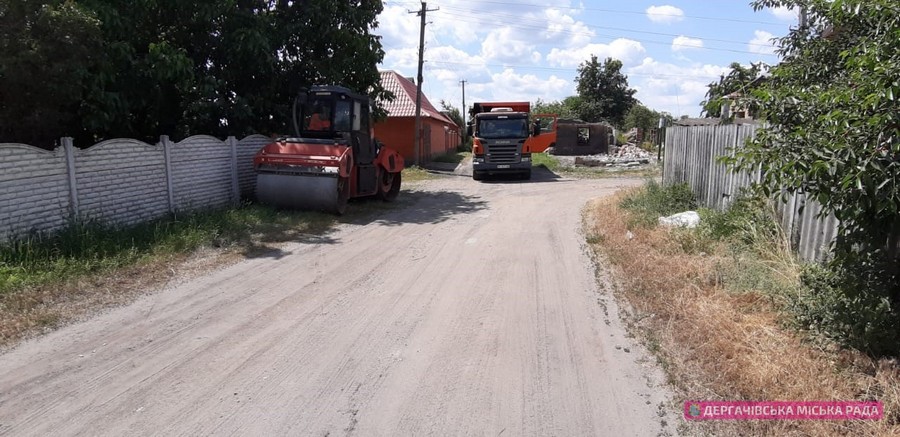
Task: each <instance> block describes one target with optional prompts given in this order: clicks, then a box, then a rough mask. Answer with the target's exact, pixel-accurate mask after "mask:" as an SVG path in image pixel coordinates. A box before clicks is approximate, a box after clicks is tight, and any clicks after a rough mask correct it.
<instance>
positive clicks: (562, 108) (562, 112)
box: [531, 96, 581, 119]
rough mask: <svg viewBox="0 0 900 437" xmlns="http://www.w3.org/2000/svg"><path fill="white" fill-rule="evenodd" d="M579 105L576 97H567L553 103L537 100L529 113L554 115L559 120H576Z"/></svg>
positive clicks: (579, 100) (578, 98) (578, 99)
mask: <svg viewBox="0 0 900 437" xmlns="http://www.w3.org/2000/svg"><path fill="white" fill-rule="evenodd" d="M580 103H581V98H580V97H578V96H569V97H566V98H565V99H562V100H557V101H553V102H545V101H543V100H541V99H538V100H537V101H536V102H534V105H533V107H532V109H531V112H533V113H535V114H556V115H558V116H559V117H560V118H567V119H577V118H578V106H579V104H580Z"/></svg>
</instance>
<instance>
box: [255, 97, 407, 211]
mask: <svg viewBox="0 0 900 437" xmlns="http://www.w3.org/2000/svg"><path fill="white" fill-rule="evenodd" d="M371 103H372V102H371V99H370V98H369V97H368V96H366V95H363V94H357V93H355V92H353V91H351V90H350V89H348V88H345V87H341V86H314V87H311V88H310V89H308V90H305V91H302V92H301V93H300V94H299V95H298V96H297V97H296V98H295V99H294V104H293V111H292V117H291V118H292V125H293V130H294V135H293V136H290V137H281V138H278V139H277V140H276V141H274V142H273V143H271V144H268V145H266V146H264V147H263V148H262V149H260V150H259V152H257V154H256V156H254V158H253V166H254V170H255V171H256V198H257V200H258V201H260V202H261V203H264V204H268V205H274V206H276V207H282V208H291V209H304V210H317V211H326V212H333V213H337V214H343V213H344V212H345V211H346V209H347V202H348V200H349V199H350V198H354V197H363V196H372V197H376V198H378V199H381V200H383V201H393V200H394V199H396V198H397V196H398V194H399V193H400V183H401V172H402V170H403V167H404V162H403V157H402V156H401V155H400V154H399V153H397V152H396V151H395V150H393V149H391V148H389V147H387V146H385V145H383V144H381V143H380V142H379V141H378V140H376V139H375V136H374V128H373V120H372V108H371Z"/></svg>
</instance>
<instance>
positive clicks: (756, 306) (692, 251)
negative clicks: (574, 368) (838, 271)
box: [587, 185, 900, 436]
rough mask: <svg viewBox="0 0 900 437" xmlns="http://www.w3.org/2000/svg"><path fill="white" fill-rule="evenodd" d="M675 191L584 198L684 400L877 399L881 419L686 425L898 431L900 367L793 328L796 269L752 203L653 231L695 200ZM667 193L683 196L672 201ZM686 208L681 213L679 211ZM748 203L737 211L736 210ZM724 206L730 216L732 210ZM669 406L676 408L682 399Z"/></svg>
mask: <svg viewBox="0 0 900 437" xmlns="http://www.w3.org/2000/svg"><path fill="white" fill-rule="evenodd" d="M683 194H684V193H683V187H682V188H674V189H670V188H662V187H658V186H656V187H653V186H652V185H651V186H650V187H648V188H641V189H637V190H633V191H630V192H626V193H622V194H621V195H619V196H618V197H614V198H607V199H603V200H600V201H597V202H595V203H593V204H592V205H591V206H590V210H591V217H594V219H592V220H590V221H589V222H588V225H587V226H588V229H587V234H588V235H589V244H590V245H591V247H592V248H593V249H594V250H595V252H597V253H598V254H599V255H600V256H601V258H602V259H605V260H607V261H608V262H609V263H610V264H611V265H612V268H613V270H614V271H616V272H617V275H616V276H617V277H618V278H621V279H620V284H619V285H620V286H619V287H617V288H618V290H617V293H618V294H619V297H620V298H622V299H624V301H625V302H627V304H628V305H627V306H628V307H630V308H632V314H631V315H630V316H629V317H628V320H629V325H630V327H631V328H632V329H634V330H636V331H637V332H638V333H639V335H640V336H641V337H642V338H643V339H644V340H645V342H646V344H647V345H648V348H649V349H651V350H652V351H653V352H654V354H655V355H656V356H657V359H658V360H659V361H660V364H661V367H662V368H663V369H664V370H665V371H666V372H667V375H668V377H669V379H670V381H671V382H672V384H673V386H674V387H675V389H676V390H677V391H678V393H679V396H680V397H681V399H682V400H690V399H701V400H798V401H799V400H873V399H875V400H881V401H882V402H884V405H885V417H884V419H882V420H881V421H877V422H873V421H858V422H840V421H743V422H741V421H722V422H704V423H697V422H685V421H682V423H681V426H680V432H681V433H683V434H687V435H817V436H818V435H897V434H898V433H900V366H898V365H897V362H896V360H892V359H879V360H876V359H873V358H870V357H868V356H866V355H865V354H862V353H860V352H858V351H855V350H848V349H841V348H839V347H837V346H835V345H834V344H833V343H823V342H820V341H812V340H810V338H809V337H808V336H806V335H805V333H803V332H800V331H797V330H795V329H793V328H791V327H790V326H791V320H792V315H791V314H789V313H788V312H787V311H786V310H785V309H784V305H783V303H784V302H785V301H786V300H788V299H787V297H788V296H790V294H791V293H796V292H797V290H798V284H799V277H800V275H801V272H802V266H801V265H800V263H798V262H797V261H796V260H795V258H794V256H793V255H792V254H791V252H790V250H789V249H788V246H787V244H786V241H785V239H784V237H783V235H781V234H780V232H779V230H778V227H777V226H776V225H775V222H774V220H773V219H772V217H771V215H769V214H768V213H767V212H766V211H765V209H764V208H763V207H762V206H761V205H758V204H757V205H754V204H753V202H752V201H748V202H745V203H743V204H739V206H738V207H737V209H734V210H732V211H730V212H728V213H725V214H722V213H715V212H712V211H701V217H703V223H704V224H703V225H701V227H699V228H697V229H694V230H686V229H672V230H668V229H664V228H660V227H657V226H656V225H655V221H654V220H649V219H648V217H654V218H655V217H656V216H657V214H659V215H662V214H667V213H671V212H677V211H673V210H679V209H680V210H684V209H688V208H689V207H691V206H692V205H691V202H690V199H684V198H683V197H682V195H683ZM673 199H682V200H681V201H675V200H673ZM682 208H684V209H682ZM742 208H743V210H741V209H742ZM728 214H731V216H729V215H728ZM673 408H675V409H680V408H681V404H680V403H679V404H678V405H674V406H673Z"/></svg>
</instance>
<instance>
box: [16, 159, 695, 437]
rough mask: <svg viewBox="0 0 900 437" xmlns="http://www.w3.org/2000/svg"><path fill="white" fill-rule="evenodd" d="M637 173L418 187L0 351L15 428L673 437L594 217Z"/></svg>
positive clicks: (40, 431)
mask: <svg viewBox="0 0 900 437" xmlns="http://www.w3.org/2000/svg"><path fill="white" fill-rule="evenodd" d="M639 183H640V181H637V180H628V179H606V180H566V179H564V178H557V177H556V176H554V175H552V174H550V173H547V172H540V171H537V173H536V177H535V180H533V181H531V182H525V183H523V182H499V181H497V182H487V183H478V182H474V181H472V180H471V179H470V178H465V177H454V176H447V177H443V178H441V179H439V180H431V181H425V182H422V183H420V184H418V186H417V188H416V189H415V191H413V192H410V193H407V192H404V193H403V194H402V196H405V200H403V202H401V204H400V205H399V206H398V208H396V209H393V210H390V211H388V212H386V213H383V214H381V215H379V216H377V217H376V218H375V219H374V220H373V221H370V222H368V223H360V224H346V225H341V226H340V227H339V229H337V230H336V231H335V232H333V233H331V234H329V235H326V236H324V237H321V238H319V239H317V240H315V241H313V242H304V243H292V244H287V245H285V246H284V247H282V249H281V250H278V251H273V252H271V253H268V254H266V256H261V257H257V258H252V259H247V260H245V261H242V262H240V263H238V264H235V265H232V266H229V267H226V268H223V269H221V270H218V271H215V272H212V273H209V274H207V275H204V276H202V277H200V278H197V279H194V280H190V281H186V282H183V283H180V284H174V285H172V286H170V287H169V288H167V289H164V290H161V291H158V292H155V293H152V294H149V295H147V296H145V297H143V298H141V299H139V300H138V301H137V302H135V303H133V304H131V305H128V306H125V307H121V308H117V309H114V310H111V311H108V312H106V313H104V314H101V315H99V316H96V317H94V318H92V319H90V320H88V321H85V322H81V323H77V324H73V325H70V326H67V327H65V328H62V329H60V330H58V331H56V332H53V333H51V334H48V335H46V336H43V337H41V338H38V339H35V340H32V341H29V342H26V343H24V344H22V345H21V346H19V347H18V348H16V349H14V350H12V351H10V352H8V353H6V354H4V355H0V434H8V435H34V436H47V435H113V436H121V435H210V434H212V435H248V436H262V435H302V436H307V435H312V436H338V435H360V436H401V435H403V436H405V435H415V436H420V435H435V436H445V435H492V436H498V435H503V436H576V435H577V436H596V435H621V436H656V435H670V434H674V432H675V430H674V422H677V420H678V419H677V417H674V416H675V415H676V412H674V411H668V410H669V407H668V405H670V404H669V403H667V402H668V401H667V399H668V396H670V394H669V392H668V390H667V389H666V388H665V387H664V385H663V384H662V383H661V381H662V379H663V378H662V377H661V373H660V371H659V369H657V368H656V366H655V364H653V360H652V359H648V358H647V356H646V354H645V353H643V352H642V351H641V349H640V348H639V347H637V346H635V345H634V342H633V341H632V340H630V339H629V338H627V336H626V334H625V330H624V329H623V327H622V325H621V323H620V321H619V320H618V317H617V309H616V308H617V307H616V304H615V301H614V300H612V297H611V296H610V294H609V291H608V290H609V288H610V287H609V286H608V284H605V283H604V282H605V281H608V280H607V279H605V277H604V276H603V275H600V279H599V282H598V279H597V276H596V275H595V270H594V267H593V265H592V264H591V261H590V258H589V256H588V254H587V252H586V249H585V247H584V236H583V234H582V233H581V230H580V229H581V220H582V218H581V217H582V215H581V214H582V212H581V211H582V208H583V206H584V205H585V203H586V202H587V201H588V200H589V199H591V198H595V197H600V196H605V195H609V194H611V193H613V192H615V191H616V190H618V189H620V188H621V187H624V186H631V185H636V184H639ZM353 206H354V205H352V204H351V205H350V207H351V208H352V207H353Z"/></svg>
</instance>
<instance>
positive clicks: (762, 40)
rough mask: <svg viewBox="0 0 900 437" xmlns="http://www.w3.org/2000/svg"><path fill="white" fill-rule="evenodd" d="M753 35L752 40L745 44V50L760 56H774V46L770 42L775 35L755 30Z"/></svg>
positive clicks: (772, 42) (773, 43)
mask: <svg viewBox="0 0 900 437" xmlns="http://www.w3.org/2000/svg"><path fill="white" fill-rule="evenodd" d="M753 35H754V36H753V39H751V40H750V43H749V44H747V49H748V50H749V51H751V52H753V53H758V54H761V55H772V54H775V48H776V46H775V42H774V41H772V38H774V37H775V35H772V34H771V33H769V32H766V31H764V30H756V31H754V32H753Z"/></svg>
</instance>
